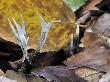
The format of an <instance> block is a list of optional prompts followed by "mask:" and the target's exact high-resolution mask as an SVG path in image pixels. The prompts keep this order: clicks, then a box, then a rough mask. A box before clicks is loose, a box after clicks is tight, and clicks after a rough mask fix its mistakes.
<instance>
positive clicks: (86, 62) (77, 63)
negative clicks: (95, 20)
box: [64, 32, 110, 72]
mask: <svg viewBox="0 0 110 82" xmlns="http://www.w3.org/2000/svg"><path fill="white" fill-rule="evenodd" d="M82 42H83V43H84V46H85V51H84V52H81V53H79V54H76V55H75V56H72V57H70V58H68V59H67V61H64V64H65V65H67V66H68V68H69V69H76V68H78V67H82V66H86V67H90V68H93V69H96V70H98V71H104V72H107V59H108V57H109V54H110V50H109V49H108V48H107V47H105V46H104V45H103V42H102V40H101V39H100V37H99V36H98V34H96V33H93V32H86V33H85V35H84V38H83V41H82Z"/></svg>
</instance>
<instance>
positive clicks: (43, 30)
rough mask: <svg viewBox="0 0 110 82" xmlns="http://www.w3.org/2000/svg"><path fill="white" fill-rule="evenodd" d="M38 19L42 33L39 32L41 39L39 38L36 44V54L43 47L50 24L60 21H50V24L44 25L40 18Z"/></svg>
mask: <svg viewBox="0 0 110 82" xmlns="http://www.w3.org/2000/svg"><path fill="white" fill-rule="evenodd" d="M39 19H40V22H41V26H42V31H41V37H40V40H39V42H38V47H37V49H36V52H40V50H41V49H42V47H43V45H44V44H45V41H46V38H47V36H48V32H49V30H50V28H51V27H52V24H53V23H54V22H60V21H61V20H58V21H52V22H49V23H46V22H45V21H44V19H43V18H42V16H39Z"/></svg>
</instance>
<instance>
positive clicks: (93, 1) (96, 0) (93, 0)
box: [81, 0, 102, 14]
mask: <svg viewBox="0 0 110 82" xmlns="http://www.w3.org/2000/svg"><path fill="white" fill-rule="evenodd" d="M101 1H102V0H90V1H89V2H88V3H87V4H86V5H85V6H84V8H83V10H82V12H81V14H84V13H86V12H89V11H91V10H98V8H97V6H96V5H97V4H99V3H101Z"/></svg>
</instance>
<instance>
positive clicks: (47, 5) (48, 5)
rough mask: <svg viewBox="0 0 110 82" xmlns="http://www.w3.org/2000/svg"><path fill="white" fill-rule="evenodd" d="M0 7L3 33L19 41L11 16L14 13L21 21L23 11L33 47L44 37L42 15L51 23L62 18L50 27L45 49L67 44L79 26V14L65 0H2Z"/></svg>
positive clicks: (30, 43) (6, 37)
mask: <svg viewBox="0 0 110 82" xmlns="http://www.w3.org/2000/svg"><path fill="white" fill-rule="evenodd" d="M5 5H7V6H5ZM0 11H1V12H0V37H2V38H4V39H5V40H8V41H11V42H16V38H15V37H14V35H13V33H12V30H11V29H10V27H9V24H8V18H11V17H13V18H15V20H16V21H17V22H18V23H20V24H21V18H20V15H22V16H23V19H24V22H25V26H26V32H27V36H29V41H28V45H29V48H32V49H36V47H37V44H38V41H39V39H40V33H41V24H40V20H39V15H41V16H42V17H43V18H44V20H45V21H46V22H47V23H48V22H51V21H57V20H61V22H60V23H55V24H54V25H53V26H52V28H51V29H50V31H49V35H48V37H47V40H46V44H45V45H44V46H43V49H42V50H41V52H42V51H44V52H46V51H57V50H59V49H61V48H63V47H65V46H66V45H67V44H68V43H69V41H70V35H71V33H73V32H74V29H75V28H74V27H75V26H74V21H75V15H74V13H73V12H72V10H70V9H69V8H68V7H67V6H66V5H65V4H64V3H63V1H62V0H54V1H52V0H23V1H22V0H19V1H18V0H9V1H8V2H7V0H4V1H1V2H0ZM16 43H17V42H16Z"/></svg>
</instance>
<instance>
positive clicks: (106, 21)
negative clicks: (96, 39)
mask: <svg viewBox="0 0 110 82" xmlns="http://www.w3.org/2000/svg"><path fill="white" fill-rule="evenodd" d="M92 30H93V31H94V32H96V33H98V34H102V35H103V36H106V37H110V14H108V13H104V14H103V15H101V16H100V17H99V18H98V19H97V20H96V22H95V23H94V24H93V26H92Z"/></svg>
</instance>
